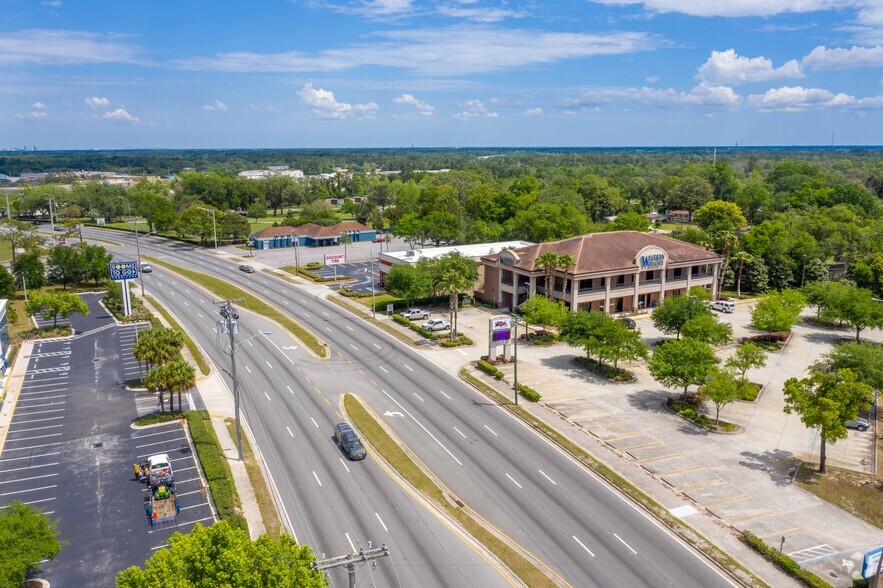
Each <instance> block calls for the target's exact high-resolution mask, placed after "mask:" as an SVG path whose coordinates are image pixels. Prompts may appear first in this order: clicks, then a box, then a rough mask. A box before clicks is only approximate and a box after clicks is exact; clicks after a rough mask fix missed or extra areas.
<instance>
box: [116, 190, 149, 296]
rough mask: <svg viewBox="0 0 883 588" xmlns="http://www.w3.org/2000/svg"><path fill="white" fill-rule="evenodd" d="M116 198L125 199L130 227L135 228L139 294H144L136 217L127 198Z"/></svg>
mask: <svg viewBox="0 0 883 588" xmlns="http://www.w3.org/2000/svg"><path fill="white" fill-rule="evenodd" d="M117 198H119V199H120V200H125V201H126V211H127V212H128V213H129V218H131V219H132V228H133V229H134V230H135V250H136V251H137V252H138V282H139V283H140V284H141V295H142V296H144V272H142V271H141V241H139V240H138V222H137V220H138V219H136V218H135V217H134V216H132V203H131V202H129V199H128V198H126V197H125V196H117Z"/></svg>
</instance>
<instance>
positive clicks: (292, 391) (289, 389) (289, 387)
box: [285, 385, 294, 394]
mask: <svg viewBox="0 0 883 588" xmlns="http://www.w3.org/2000/svg"><path fill="white" fill-rule="evenodd" d="M285 387H286V388H288V391H289V392H291V393H292V394H294V390H292V389H291V386H288V385H286V386H285Z"/></svg>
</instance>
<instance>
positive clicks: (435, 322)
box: [420, 319, 451, 331]
mask: <svg viewBox="0 0 883 588" xmlns="http://www.w3.org/2000/svg"><path fill="white" fill-rule="evenodd" d="M420 326H421V327H422V328H424V329H426V330H427V331H444V330H445V329H450V328H451V323H450V321H447V320H445V319H430V320H428V321H426V322H425V323H423V324H422V325H420Z"/></svg>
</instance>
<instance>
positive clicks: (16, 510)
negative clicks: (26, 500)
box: [0, 502, 65, 587]
mask: <svg viewBox="0 0 883 588" xmlns="http://www.w3.org/2000/svg"><path fill="white" fill-rule="evenodd" d="M64 545H65V542H62V541H59V540H58V530H57V529H56V527H55V521H53V520H51V519H49V518H48V517H47V516H46V515H44V514H43V513H42V512H40V511H39V510H37V509H35V508H31V507H30V506H27V505H25V504H22V503H21V502H11V503H9V504H7V505H5V506H4V507H3V508H2V509H0V553H2V554H3V557H0V586H10V587H17V586H21V585H22V583H23V582H24V581H25V578H26V577H28V576H29V575H31V574H34V573H36V572H38V571H39V570H40V564H41V562H43V561H44V560H50V561H52V560H54V559H55V557H56V556H57V555H58V553H59V552H60V551H61V548H62V547H63V546H64Z"/></svg>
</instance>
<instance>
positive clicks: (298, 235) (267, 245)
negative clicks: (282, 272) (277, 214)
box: [251, 221, 377, 249]
mask: <svg viewBox="0 0 883 588" xmlns="http://www.w3.org/2000/svg"><path fill="white" fill-rule="evenodd" d="M343 235H348V236H349V239H350V242H351V243H358V242H361V241H373V240H374V239H376V238H377V231H376V230H374V229H372V228H371V227H367V226H365V225H363V224H362V223H358V222H356V221H343V222H339V223H337V224H336V225H331V226H330V227H325V226H322V225H317V224H315V223H307V224H303V225H298V226H296V227H286V226H281V227H267V228H266V229H263V230H260V231H258V232H256V233H254V234H252V235H251V241H252V243H254V247H255V249H279V248H280V247H332V246H334V245H340V239H341V237H343Z"/></svg>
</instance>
